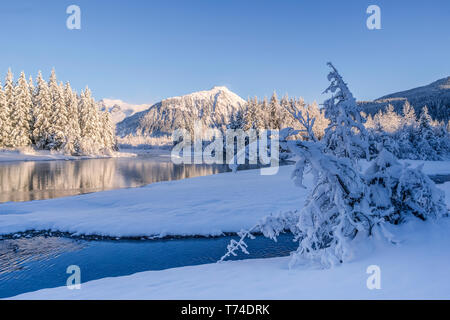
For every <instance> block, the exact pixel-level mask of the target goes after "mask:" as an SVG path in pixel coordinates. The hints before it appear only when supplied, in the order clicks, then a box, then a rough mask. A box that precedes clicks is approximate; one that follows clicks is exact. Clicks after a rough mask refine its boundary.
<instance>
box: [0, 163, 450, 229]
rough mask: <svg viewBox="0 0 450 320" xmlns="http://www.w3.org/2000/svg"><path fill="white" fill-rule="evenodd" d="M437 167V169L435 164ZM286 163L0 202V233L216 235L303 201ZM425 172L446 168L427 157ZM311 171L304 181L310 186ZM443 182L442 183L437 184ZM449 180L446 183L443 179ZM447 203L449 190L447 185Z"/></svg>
mask: <svg viewBox="0 0 450 320" xmlns="http://www.w3.org/2000/svg"><path fill="white" fill-rule="evenodd" d="M436 167H438V169H436ZM292 170H293V166H283V167H280V170H279V172H278V174H276V175H272V176H261V175H260V171H259V170H248V171H240V172H238V173H237V174H235V173H231V172H230V173H222V174H217V175H212V176H204V177H195V178H189V179H184V180H178V181H167V182H160V183H154V184H150V185H148V186H145V187H142V188H129V189H119V190H111V191H104V192H96V193H91V194H85V195H79V196H73V197H65V198H58V199H51V200H40V201H30V202H9V203H3V204H0V235H1V234H11V233H15V232H21V231H28V230H52V231H60V232H69V233H74V234H75V235H80V234H85V235H100V236H111V237H139V236H156V237H164V236H196V235H201V236H211V235H213V236H217V235H221V234H223V233H227V232H230V233H231V232H238V231H240V230H241V229H246V228H251V227H252V226H253V225H255V224H256V223H257V222H258V220H259V219H260V218H262V217H264V216H266V215H269V214H271V213H278V212H284V211H288V210H295V209H299V208H301V207H302V205H303V202H304V199H305V197H306V196H307V193H308V190H305V189H302V188H298V187H295V186H294V184H293V183H292V182H291V181H290V175H291V172H292ZM424 170H425V172H426V173H429V172H437V173H450V163H449V162H447V166H445V165H442V166H439V165H436V164H428V163H427V165H426V166H425V169H424ZM311 183H312V181H311V177H308V176H307V178H306V180H305V184H306V185H307V186H308V185H311ZM439 186H440V187H441V188H444V185H439ZM445 186H447V189H448V186H449V184H448V183H447V184H445ZM446 199H447V203H449V200H450V195H448V190H447V197H446Z"/></svg>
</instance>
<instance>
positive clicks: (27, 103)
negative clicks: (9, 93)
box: [10, 72, 33, 148]
mask: <svg viewBox="0 0 450 320" xmlns="http://www.w3.org/2000/svg"><path fill="white" fill-rule="evenodd" d="M32 107H33V102H32V100H31V94H30V89H29V87H28V82H27V79H26V78H25V74H24V73H23V72H22V73H21V74H20V78H19V80H18V82H17V85H16V86H15V88H14V105H13V109H12V112H11V125H12V130H11V136H10V139H11V146H12V147H14V148H20V147H25V146H29V145H31V130H30V122H31V110H32Z"/></svg>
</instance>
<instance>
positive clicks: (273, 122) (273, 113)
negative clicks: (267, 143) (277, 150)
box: [267, 91, 282, 130]
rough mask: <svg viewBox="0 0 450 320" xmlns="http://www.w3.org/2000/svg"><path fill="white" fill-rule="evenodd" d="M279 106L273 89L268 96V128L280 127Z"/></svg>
mask: <svg viewBox="0 0 450 320" xmlns="http://www.w3.org/2000/svg"><path fill="white" fill-rule="evenodd" d="M281 123H282V119H281V106H280V103H279V102H278V97H277V93H276V92H275V91H274V92H273V94H272V97H271V98H270V102H269V106H268V127H267V128H268V129H278V130H279V129H280V128H281Z"/></svg>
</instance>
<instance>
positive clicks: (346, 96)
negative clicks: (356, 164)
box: [323, 63, 369, 159]
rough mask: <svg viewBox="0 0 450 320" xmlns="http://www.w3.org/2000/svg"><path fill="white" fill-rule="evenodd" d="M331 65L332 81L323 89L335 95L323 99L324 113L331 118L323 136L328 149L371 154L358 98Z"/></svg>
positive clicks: (354, 154) (354, 156) (350, 155)
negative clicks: (357, 102)
mask: <svg viewBox="0 0 450 320" xmlns="http://www.w3.org/2000/svg"><path fill="white" fill-rule="evenodd" d="M328 66H329V67H330V68H331V69H332V70H331V72H330V73H329V75H328V79H329V80H330V81H331V84H330V86H329V87H328V88H327V89H326V90H325V92H324V93H328V92H331V93H333V96H332V97H331V98H330V99H328V100H326V101H325V102H324V109H325V117H326V118H327V119H328V120H329V121H330V125H329V126H328V127H327V128H326V129H325V134H324V137H323V141H324V144H325V150H326V151H327V152H330V153H332V154H334V155H336V156H338V157H345V158H351V159H357V158H361V157H362V158H368V157H369V144H368V134H367V131H366V128H365V127H364V125H363V124H364V122H363V119H362V117H361V115H360V110H359V107H358V105H357V104H356V99H355V98H354V97H353V95H352V93H351V92H350V90H349V89H348V87H347V84H346V83H345V82H344V80H343V79H342V77H341V75H340V74H339V73H338V71H337V70H336V68H335V67H334V66H333V65H332V64H331V63H328Z"/></svg>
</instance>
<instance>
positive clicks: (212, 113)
mask: <svg viewBox="0 0 450 320" xmlns="http://www.w3.org/2000/svg"><path fill="white" fill-rule="evenodd" d="M245 105H246V101H245V100H244V99H242V98H241V97H240V96H238V95H237V94H235V93H234V92H232V91H231V90H229V89H228V88H227V87H225V86H214V87H213V88H211V89H210V90H204V91H197V92H192V93H189V94H186V95H183V96H178V97H171V98H167V99H164V100H162V101H161V102H158V103H156V104H154V105H153V106H151V107H150V108H149V109H148V110H146V111H143V112H139V113H136V114H134V115H133V116H131V117H128V118H126V119H124V120H123V121H122V122H120V123H118V125H117V133H118V134H119V135H121V136H124V135H127V134H130V133H131V134H139V133H140V134H144V135H170V134H171V133H172V132H173V131H174V130H175V129H179V128H185V127H186V126H188V127H189V126H190V125H191V124H192V123H194V122H195V121H201V122H202V123H203V125H204V126H205V127H210V128H221V129H225V128H226V124H227V123H228V121H229V119H230V116H231V114H233V113H235V112H237V110H240V109H243V108H244V107H245Z"/></svg>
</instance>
